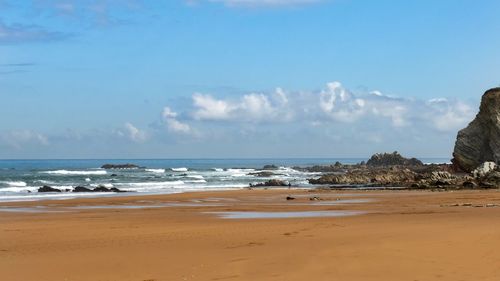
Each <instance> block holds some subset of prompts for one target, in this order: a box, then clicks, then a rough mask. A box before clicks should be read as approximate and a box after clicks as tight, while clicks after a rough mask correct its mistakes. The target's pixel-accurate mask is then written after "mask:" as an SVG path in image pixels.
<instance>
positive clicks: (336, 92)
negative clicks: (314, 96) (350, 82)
mask: <svg viewBox="0 0 500 281" xmlns="http://www.w3.org/2000/svg"><path fill="white" fill-rule="evenodd" d="M365 105H366V102H365V100H363V99H361V98H356V97H355V96H354V95H353V94H351V93H350V92H349V91H347V90H346V89H345V88H344V87H342V84H341V83H340V82H331V83H328V84H327V89H326V90H323V91H321V93H320V98H319V106H320V108H321V110H323V112H324V113H325V114H327V115H328V116H330V117H331V118H333V119H334V120H337V121H343V122H354V121H356V120H357V119H358V118H360V117H361V116H362V115H363V114H365Z"/></svg>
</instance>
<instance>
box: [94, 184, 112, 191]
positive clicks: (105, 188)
mask: <svg viewBox="0 0 500 281" xmlns="http://www.w3.org/2000/svg"><path fill="white" fill-rule="evenodd" d="M92 191H93V192H111V189H109V188H107V187H105V186H102V185H100V186H98V187H96V188H94V190H92Z"/></svg>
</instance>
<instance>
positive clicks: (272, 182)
mask: <svg viewBox="0 0 500 281" xmlns="http://www.w3.org/2000/svg"><path fill="white" fill-rule="evenodd" d="M259 186H290V183H289V182H287V181H283V180H278V179H272V180H268V181H266V182H262V183H257V184H255V185H252V187H259Z"/></svg>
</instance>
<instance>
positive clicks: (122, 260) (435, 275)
mask: <svg viewBox="0 0 500 281" xmlns="http://www.w3.org/2000/svg"><path fill="white" fill-rule="evenodd" d="M287 196H290V197H294V198H295V199H294V200H286V197H287ZM314 197H318V199H317V200H316V199H315V200H310V199H311V198H314ZM349 200H350V201H349ZM169 202H170V203H179V204H178V205H171V206H165V207H158V208H154V207H151V208H112V207H111V208H84V209H76V210H73V211H71V212H35V213H16V212H0V235H1V236H2V239H0V272H2V278H3V279H5V280H12V281H17V280H23V281H24V280H41V281H44V280H47V281H48V280H51V281H53V280H125V281H128V280H130V281H144V280H155V281H163V280H306V279H312V280H332V279H333V280H347V281H349V280H380V281H382V280H398V281H399V280H450V281H451V280H453V281H456V280H496V278H497V276H498V275H499V274H500V270H499V269H498V267H497V266H496V265H498V262H499V261H500V254H499V253H497V251H493V249H495V248H496V247H498V246H500V245H499V243H500V241H499V240H498V237H500V228H498V227H496V226H497V225H498V217H499V216H500V207H498V205H499V204H500V191H499V190H466V191H449V192H429V191H407V190H402V191H387V190H384V191H353V190H349V191H324V190H315V191H314V192H310V191H308V190H293V189H292V190H289V189H284V190H283V189H281V190H276V189H267V190H264V189H254V190H233V191H215V192H214V191H211V192H192V193H191V192H190V193H180V194H170V195H147V196H128V197H107V198H104V197H100V198H83V199H80V198H79V199H69V200H51V201H36V202H33V201H31V202H15V203H9V204H4V203H0V206H2V207H5V206H6V205H9V206H12V207H14V206H16V207H36V206H45V207H47V208H55V209H57V208H71V207H78V206H97V207H99V206H133V205H138V204H142V205H149V206H154V205H157V204H162V203H169ZM182 203H190V204H186V205H182ZM455 204H457V206H455ZM488 204H492V206H491V207H487V205H488ZM493 205H495V206H493ZM479 206H481V207H479ZM321 211H323V212H332V211H337V212H345V211H361V212H364V213H363V214H357V215H352V216H330V217H325V216H317V217H307V218H304V217H293V216H292V217H288V218H246V219H241V218H240V219H238V218H236V219H231V218H226V219H224V218H221V217H220V216H218V215H216V214H214V213H213V212H223V213H230V212H240V213H241V212H243V213H246V214H248V213H249V212H258V213H274V214H276V213H293V212H321ZM25 268H30V270H24V269H25ZM90 268H91V269H92V270H88V269H90Z"/></svg>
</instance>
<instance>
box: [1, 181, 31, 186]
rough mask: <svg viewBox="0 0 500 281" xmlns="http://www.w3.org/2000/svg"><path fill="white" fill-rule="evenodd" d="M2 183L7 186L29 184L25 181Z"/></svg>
mask: <svg viewBox="0 0 500 281" xmlns="http://www.w3.org/2000/svg"><path fill="white" fill-rule="evenodd" d="M0 183H2V184H5V185H7V186H14V187H24V186H27V184H26V183H25V182H24V181H0Z"/></svg>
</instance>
